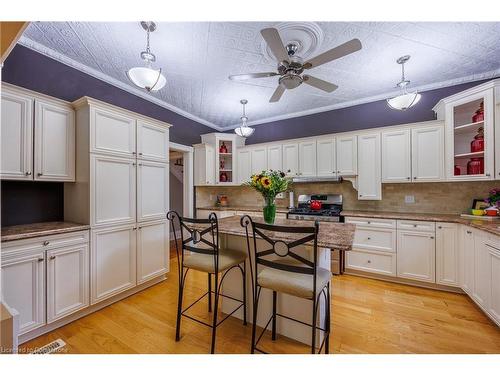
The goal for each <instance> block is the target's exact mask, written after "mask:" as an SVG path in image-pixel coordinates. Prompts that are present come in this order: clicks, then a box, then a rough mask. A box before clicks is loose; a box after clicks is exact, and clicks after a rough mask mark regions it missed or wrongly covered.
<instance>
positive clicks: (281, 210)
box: [196, 206, 288, 214]
mask: <svg viewBox="0 0 500 375" xmlns="http://www.w3.org/2000/svg"><path fill="white" fill-rule="evenodd" d="M262 208H263V207H261V206H207V207H196V209H197V210H208V211H250V212H260V211H262ZM276 212H278V213H285V214H286V213H288V208H286V207H276Z"/></svg>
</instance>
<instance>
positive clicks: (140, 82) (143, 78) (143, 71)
mask: <svg viewBox="0 0 500 375" xmlns="http://www.w3.org/2000/svg"><path fill="white" fill-rule="evenodd" d="M141 26H142V28H143V29H144V30H146V33H147V42H146V43H147V44H146V51H142V52H141V59H143V60H144V61H145V62H146V66H141V67H135V68H131V69H129V71H128V72H127V76H128V78H129V79H130V80H131V81H132V83H133V84H134V85H136V86H138V87H140V88H141V89H146V90H147V91H158V90H160V89H162V88H163V86H165V83H167V80H166V79H165V77H164V76H163V74H161V69H159V70H155V69H153V67H152V63H153V62H155V61H156V56H155V55H154V54H153V53H152V52H151V50H150V49H149V33H152V32H153V31H155V30H156V24H155V23H154V22H152V21H148V22H146V21H142V22H141Z"/></svg>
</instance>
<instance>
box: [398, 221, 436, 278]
mask: <svg viewBox="0 0 500 375" xmlns="http://www.w3.org/2000/svg"><path fill="white" fill-rule="evenodd" d="M435 241H436V240H435V239H434V233H426V232H411V231H403V230H399V231H398V251H397V264H398V267H397V269H398V277H403V278H406V279H413V280H419V281H427V282H431V283H433V282H434V281H435V257H436V251H435V248H436V242H435Z"/></svg>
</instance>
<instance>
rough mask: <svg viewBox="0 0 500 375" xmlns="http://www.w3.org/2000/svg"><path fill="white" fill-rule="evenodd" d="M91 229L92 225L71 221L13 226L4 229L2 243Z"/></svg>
mask: <svg viewBox="0 0 500 375" xmlns="http://www.w3.org/2000/svg"><path fill="white" fill-rule="evenodd" d="M89 228H90V225H87V224H77V223H71V222H69V221H49V222H46V223H33V224H23V225H13V226H10V227H3V228H2V242H7V241H14V240H21V239H26V238H34V237H42V236H50V235H52V234H61V233H70V232H77V231H79V230H86V229H89Z"/></svg>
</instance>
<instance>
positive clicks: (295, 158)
mask: <svg viewBox="0 0 500 375" xmlns="http://www.w3.org/2000/svg"><path fill="white" fill-rule="evenodd" d="M283 172H285V174H286V175H287V176H289V177H294V176H297V175H298V173H299V145H298V144H297V143H286V144H284V145H283Z"/></svg>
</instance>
